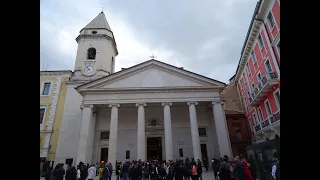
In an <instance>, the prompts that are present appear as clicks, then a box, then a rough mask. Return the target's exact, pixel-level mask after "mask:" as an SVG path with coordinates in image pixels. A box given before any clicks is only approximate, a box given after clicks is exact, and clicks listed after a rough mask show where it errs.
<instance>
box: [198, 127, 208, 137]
mask: <svg viewBox="0 0 320 180" xmlns="http://www.w3.org/2000/svg"><path fill="white" fill-rule="evenodd" d="M198 130H199V136H207V130H206V128H198Z"/></svg>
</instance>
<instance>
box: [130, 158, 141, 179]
mask: <svg viewBox="0 0 320 180" xmlns="http://www.w3.org/2000/svg"><path fill="white" fill-rule="evenodd" d="M130 175H131V180H139V179H140V177H141V175H142V173H141V170H140V168H139V167H138V166H137V162H134V164H133V166H132V167H131V169H130Z"/></svg>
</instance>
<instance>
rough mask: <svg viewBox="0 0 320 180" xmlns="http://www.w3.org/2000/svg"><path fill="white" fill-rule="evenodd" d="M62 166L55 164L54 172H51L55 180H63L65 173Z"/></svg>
mask: <svg viewBox="0 0 320 180" xmlns="http://www.w3.org/2000/svg"><path fill="white" fill-rule="evenodd" d="M63 165H64V164H63V163H61V164H57V166H58V167H57V166H56V168H55V170H54V171H53V175H54V178H55V180H63V176H64V174H65V173H66V172H65V170H64V168H63Z"/></svg>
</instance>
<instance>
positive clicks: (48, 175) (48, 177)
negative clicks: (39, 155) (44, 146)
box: [45, 167, 52, 180]
mask: <svg viewBox="0 0 320 180" xmlns="http://www.w3.org/2000/svg"><path fill="white" fill-rule="evenodd" d="M51 173H52V167H48V171H47V174H46V177H45V179H46V180H50V176H51Z"/></svg>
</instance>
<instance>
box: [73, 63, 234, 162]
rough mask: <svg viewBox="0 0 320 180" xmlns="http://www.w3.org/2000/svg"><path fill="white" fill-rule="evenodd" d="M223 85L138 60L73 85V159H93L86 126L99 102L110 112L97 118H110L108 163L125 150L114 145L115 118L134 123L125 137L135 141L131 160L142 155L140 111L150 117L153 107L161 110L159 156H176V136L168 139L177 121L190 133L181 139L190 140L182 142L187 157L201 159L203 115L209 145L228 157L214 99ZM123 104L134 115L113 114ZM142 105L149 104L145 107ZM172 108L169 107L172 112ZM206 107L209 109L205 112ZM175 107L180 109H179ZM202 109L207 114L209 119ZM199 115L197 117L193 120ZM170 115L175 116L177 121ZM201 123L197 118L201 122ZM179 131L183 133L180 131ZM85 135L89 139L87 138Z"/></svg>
mask: <svg viewBox="0 0 320 180" xmlns="http://www.w3.org/2000/svg"><path fill="white" fill-rule="evenodd" d="M223 88H224V83H221V82H219V81H216V80H213V79H210V78H206V77H203V76H200V75H198V74H194V73H192V72H189V71H186V70H183V69H181V68H177V67H174V66H171V65H168V64H165V63H162V62H159V61H156V60H150V61H147V62H144V63H141V64H139V65H136V66H133V67H131V68H128V69H125V70H123V71H120V72H118V73H115V74H112V75H109V76H107V77H104V78H101V79H98V80H95V81H93V82H90V83H86V84H83V85H81V86H79V87H77V88H76V90H77V91H78V92H79V93H80V94H81V95H82V97H83V105H82V106H81V107H82V120H81V121H82V122H81V128H80V129H81V132H80V138H79V146H78V151H77V163H78V162H80V161H85V162H92V161H93V159H92V157H93V155H94V152H93V150H92V145H91V144H92V143H93V141H94V140H92V139H94V137H92V136H94V133H93V132H92V129H94V126H95V121H96V120H95V119H94V118H95V115H94V114H95V109H99V107H102V106H103V107H108V108H109V109H106V108H105V110H104V111H110V114H109V116H110V117H102V119H104V118H106V119H110V121H109V122H110V125H109V133H110V134H109V142H108V161H109V162H111V163H112V164H115V162H116V160H118V159H117V156H118V157H119V156H121V155H119V154H118V153H119V152H121V153H122V151H124V150H125V149H123V148H126V147H124V146H122V145H119V144H120V143H121V142H120V141H119V139H118V136H119V130H120V129H119V128H118V123H119V122H121V121H127V122H128V123H131V124H136V125H134V126H135V127H136V132H137V133H136V135H135V137H131V136H128V137H127V139H129V138H131V139H133V140H134V139H136V141H135V140H134V142H136V146H135V147H136V153H137V154H136V155H132V156H133V157H136V159H141V160H146V158H147V152H146V149H147V148H146V146H147V145H146V141H147V140H146V138H147V137H146V132H147V131H146V121H147V119H146V113H149V116H150V114H151V116H152V115H153V114H156V113H155V111H157V112H158V111H162V115H159V118H160V119H163V120H162V121H161V122H163V131H164V133H163V134H164V158H163V159H167V160H168V159H176V158H179V157H177V155H176V153H177V150H176V149H175V147H177V145H176V144H175V143H178V144H179V142H180V140H176V141H175V142H173V140H174V139H175V138H176V137H177V136H178V135H177V133H179V132H178V130H177V128H178V127H179V126H180V125H179V123H180V124H181V126H183V125H184V124H186V127H188V128H189V130H188V131H189V132H191V138H190V139H187V141H191V144H192V147H185V149H186V151H187V150H188V148H189V149H191V150H192V152H193V153H192V155H193V158H195V159H200V160H202V154H201V147H200V143H201V142H200V141H201V138H200V137H199V130H198V128H199V122H200V123H202V121H203V119H204V120H205V123H206V122H208V124H210V122H211V121H214V122H213V123H212V125H211V124H210V126H211V128H213V129H215V132H216V137H217V138H216V141H217V144H218V147H214V149H218V151H219V154H220V156H221V157H222V156H223V155H228V156H230V155H231V154H232V152H231V146H230V141H229V135H228V129H227V125H226V119H225V115H224V110H223V108H222V105H221V98H220V92H221V91H222V89H223ZM200 105H201V107H200ZM150 106H152V108H150ZM198 106H199V107H198ZM129 107H130V108H131V109H130V112H132V114H136V116H135V117H133V116H131V115H130V113H129V111H128V113H127V114H121V113H119V112H121V108H129ZM133 108H134V109H133ZM148 108H150V110H149V111H148ZM172 108H173V109H175V110H174V112H173V111H172ZM183 109H187V111H186V112H184V111H182V110H183ZM208 109H210V111H212V112H211V113H208V112H207V110H208ZM102 111H103V110H102V109H100V110H98V114H99V113H100V112H101V113H100V114H102ZM151 111H152V112H151ZM178 111H179V112H180V111H181V114H179V112H178ZM198 111H200V112H198ZM123 112H125V111H123ZM153 112H154V113H153ZM172 113H174V114H175V115H174V117H175V118H172ZM187 113H188V116H186V117H189V118H184V117H185V116H184V114H187ZM204 114H213V118H212V119H213V120H212V119H211V117H207V116H206V115H204ZM124 116H126V118H122V119H124V120H122V119H121V118H120V119H119V117H124ZM200 116H201V119H202V120H201V121H199V117H200ZM180 117H181V118H180ZM176 119H181V120H179V122H177V120H176ZM101 121H102V120H101ZM188 121H189V122H188ZM173 122H175V129H176V130H175V131H174V132H173V125H172V123H173ZM203 125H204V124H203V123H202V125H201V126H203ZM128 126H129V125H128ZM132 126H133V125H132ZM99 128H100V127H99ZM121 128H123V127H121ZM90 132H91V133H90ZM185 133H188V132H187V131H186V132H185ZM189 134H190V133H189ZM179 136H183V134H181V135H180V134H179ZM90 140H91V141H92V142H89V141H90ZM121 141H122V140H121ZM212 141H214V140H212ZM209 143H211V142H209ZM129 146H130V144H129V145H128V148H130V147H129ZM181 146H183V145H181ZM212 146H213V145H212ZM118 147H121V149H117V148H118ZM90 148H91V150H90ZM212 149H213V148H212ZM192 155H191V156H192ZM180 157H181V156H180ZM95 160H96V159H95Z"/></svg>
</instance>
